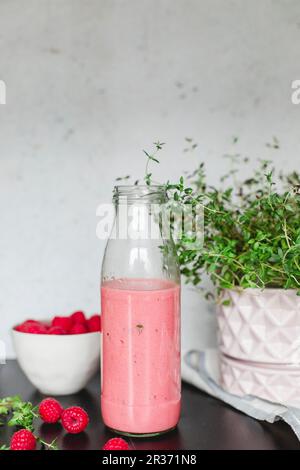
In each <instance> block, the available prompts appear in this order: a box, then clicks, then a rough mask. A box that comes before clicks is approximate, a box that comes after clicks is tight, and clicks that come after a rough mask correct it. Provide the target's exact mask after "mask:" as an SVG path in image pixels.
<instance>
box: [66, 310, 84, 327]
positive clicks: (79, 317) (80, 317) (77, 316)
mask: <svg viewBox="0 0 300 470" xmlns="http://www.w3.org/2000/svg"><path fill="white" fill-rule="evenodd" d="M70 318H71V319H72V320H73V322H74V323H82V324H83V325H85V323H86V318H85V315H84V313H83V312H82V311H81V310H80V311H78V312H74V313H72V315H71V316H70Z"/></svg>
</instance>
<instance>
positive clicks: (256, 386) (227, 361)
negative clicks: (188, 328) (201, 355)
mask: <svg viewBox="0 0 300 470" xmlns="http://www.w3.org/2000/svg"><path fill="white" fill-rule="evenodd" d="M220 372H221V374H220V376H221V385H222V387H223V388H224V389H225V390H227V391H228V392H230V393H233V394H234V395H239V396H244V395H254V396H257V397H260V398H263V399H265V400H268V401H272V402H275V403H281V404H284V405H289V406H295V407H297V408H299V407H300V367H297V366H295V365H287V364H284V365H281V366H278V365H277V366H276V365H272V364H257V363H250V362H242V361H239V360H234V359H231V358H229V357H226V356H223V355H221V359H220Z"/></svg>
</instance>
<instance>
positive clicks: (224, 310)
mask: <svg viewBox="0 0 300 470" xmlns="http://www.w3.org/2000/svg"><path fill="white" fill-rule="evenodd" d="M224 299H229V300H230V305H228V306H225V305H221V306H220V307H219V311H218V326H219V345H220V350H221V352H222V353H223V354H225V355H226V356H229V357H231V358H233V359H239V360H243V361H250V362H262V363H270V364H292V365H293V364H294V365H297V364H299V367H300V297H299V296H297V294H296V290H292V289H290V290H284V289H265V290H263V291H262V290H259V289H244V290H242V291H240V292H238V291H232V290H226V291H225V293H224Z"/></svg>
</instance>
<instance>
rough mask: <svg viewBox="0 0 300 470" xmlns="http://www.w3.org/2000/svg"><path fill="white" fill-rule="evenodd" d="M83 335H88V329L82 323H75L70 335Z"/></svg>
mask: <svg viewBox="0 0 300 470" xmlns="http://www.w3.org/2000/svg"><path fill="white" fill-rule="evenodd" d="M83 333H88V329H87V327H86V326H85V325H83V324H82V323H75V325H73V326H72V328H71V329H70V331H69V334H70V335H82V334H83Z"/></svg>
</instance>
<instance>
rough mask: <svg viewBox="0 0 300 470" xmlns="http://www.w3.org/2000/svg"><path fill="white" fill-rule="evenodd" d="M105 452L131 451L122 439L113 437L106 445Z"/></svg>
mask: <svg viewBox="0 0 300 470" xmlns="http://www.w3.org/2000/svg"><path fill="white" fill-rule="evenodd" d="M102 449H103V450H129V445H128V444H127V442H126V441H124V439H122V438H121V437H113V438H112V439H109V441H107V442H106V444H104V446H103V447H102Z"/></svg>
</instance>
